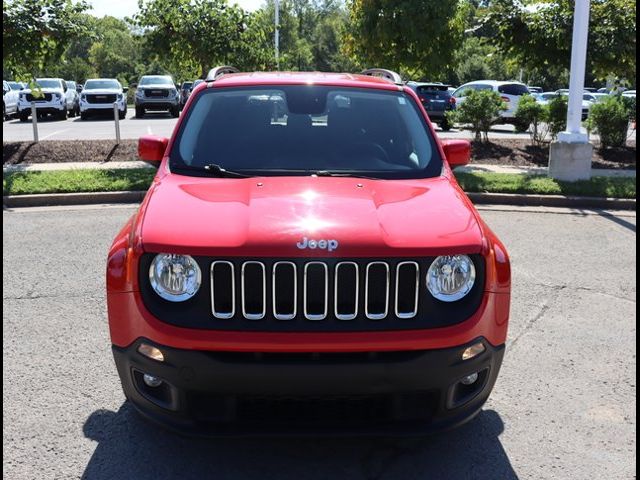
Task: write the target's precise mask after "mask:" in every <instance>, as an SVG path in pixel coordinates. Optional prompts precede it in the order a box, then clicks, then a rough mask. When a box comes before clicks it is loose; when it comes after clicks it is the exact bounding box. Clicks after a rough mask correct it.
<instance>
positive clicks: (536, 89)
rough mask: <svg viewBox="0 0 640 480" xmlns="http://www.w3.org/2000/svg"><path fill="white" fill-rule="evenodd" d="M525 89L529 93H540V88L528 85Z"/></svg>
mask: <svg viewBox="0 0 640 480" xmlns="http://www.w3.org/2000/svg"><path fill="white" fill-rule="evenodd" d="M527 89H528V90H529V93H542V92H543V90H542V87H532V86H530V85H527Z"/></svg>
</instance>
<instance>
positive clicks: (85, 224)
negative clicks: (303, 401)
mask: <svg viewBox="0 0 640 480" xmlns="http://www.w3.org/2000/svg"><path fill="white" fill-rule="evenodd" d="M127 121H129V120H127ZM131 122H133V120H132V121H131ZM68 123H69V124H71V122H68ZM65 125H66V124H65ZM133 211H134V207H132V206H94V207H74V208H70V207H67V208H64V207H57V208H32V209H23V210H6V209H5V210H4V212H3V226H4V229H3V266H4V268H3V287H4V288H3V306H4V309H3V327H4V330H3V370H2V372H3V382H4V389H3V420H4V422H3V476H4V478H7V479H14V480H21V479H36V478H37V479H71V478H83V479H125V478H126V479H129V478H130V479H164V478H181V479H192V478H193V479H203V478H216V479H219V480H224V479H262V480H266V479H284V480H287V479H305V480H307V479H308V480H313V479H329V478H330V479H363V480H382V479H399V480H411V479H421V480H426V479H451V480H462V479H490V480H502V479H516V478H520V479H536V480H543V479H580V480H583V479H587V478H588V479H616V480H626V479H633V478H635V446H636V445H635V432H636V409H635V390H636V384H635V382H636V380H635V379H636V353H635V352H636V342H635V335H636V314H635V312H636V272H635V265H636V217H635V212H624V213H622V212H617V213H605V212H600V211H581V212H575V211H574V212H569V211H567V210H549V209H545V210H541V209H534V208H512V207H483V208H482V210H481V214H482V216H483V217H484V218H485V220H486V221H487V223H488V224H489V225H490V226H491V227H492V228H493V229H494V230H495V231H496V233H497V234H498V235H499V236H500V237H501V239H502V240H503V241H504V242H505V244H506V245H507V247H508V249H509V251H510V254H511V260H512V266H513V285H514V290H513V303H512V310H511V312H512V313H511V327H510V333H509V341H508V346H507V353H506V356H505V362H504V365H503V369H502V372H501V376H500V378H499V379H498V383H497V385H496V388H495V390H494V393H493V395H492V397H491V399H490V401H489V402H488V403H487V405H486V407H485V409H484V411H483V412H482V413H481V414H480V416H479V417H478V418H476V419H475V420H474V421H473V422H472V423H470V424H468V425H466V426H464V427H462V428H460V429H458V430H456V431H453V432H450V433H447V434H443V435H441V436H437V437H431V438H427V439H421V440H418V439H413V440H410V439H401V440H398V439H390V438H376V439H322V440H314V439H269V438H266V439H265V438H263V439H233V440H228V439H227V440H209V441H205V440H194V439H189V438H182V437H177V436H174V435H173V434H170V433H166V432H164V431H161V430H159V429H157V428H156V427H153V426H150V425H148V424H147V423H145V422H143V421H141V420H139V419H138V417H137V416H136V415H135V414H134V412H133V411H132V409H131V407H130V406H129V405H127V404H126V403H124V397H123V394H122V392H121V390H120V386H119V381H118V377H117V375H116V371H115V367H114V364H113V359H112V357H111V352H110V344H109V336H108V328H107V323H106V312H105V304H104V270H105V255H106V251H107V249H108V246H109V244H110V242H111V239H112V238H113V236H114V235H115V234H116V232H117V231H118V230H119V229H120V228H121V226H122V225H123V224H124V222H125V220H126V219H127V218H128V217H129V216H130V215H131V214H132V213H133Z"/></svg>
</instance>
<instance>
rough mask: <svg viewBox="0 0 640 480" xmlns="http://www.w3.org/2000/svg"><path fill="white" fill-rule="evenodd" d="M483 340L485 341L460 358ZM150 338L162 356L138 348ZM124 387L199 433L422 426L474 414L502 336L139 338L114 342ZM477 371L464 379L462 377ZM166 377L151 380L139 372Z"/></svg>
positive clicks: (398, 430)
mask: <svg viewBox="0 0 640 480" xmlns="http://www.w3.org/2000/svg"><path fill="white" fill-rule="evenodd" d="M477 341H483V343H484V344H485V347H486V350H485V351H484V352H483V353H482V354H480V355H478V356H477V357H475V358H473V359H471V360H467V361H462V360H461V354H462V351H463V350H464V349H465V348H466V347H467V346H469V345H471V344H473V343H476V342H477ZM142 342H144V343H147V344H151V345H155V346H156V347H158V348H160V349H161V350H162V352H163V354H164V358H165V361H164V362H157V361H155V360H151V359H149V358H147V357H145V356H143V355H141V354H140V353H138V351H137V349H138V346H139V345H140V343H142ZM113 354H114V357H115V361H116V365H117V368H118V373H119V375H120V379H121V382H122V386H123V389H124V392H125V395H126V397H127V398H128V399H129V400H130V401H131V402H132V403H133V405H134V406H135V407H136V408H137V409H138V410H139V411H140V412H141V413H142V414H143V415H144V416H146V417H149V418H150V419H152V420H155V421H157V422H159V423H161V424H163V425H165V426H167V427H169V428H171V429H174V430H178V431H183V432H187V433H191V434H197V435H214V436H225V435H260V434H274V433H275V434H285V435H286V434H294V435H298V434H312V435H314V436H315V435H322V434H330V435H335V434H347V435H354V434H355V435H372V434H385V435H389V434H391V435H393V434H403V435H407V434H409V435H410V434H424V433H429V432H433V431H440V430H443V429H447V428H451V427H455V426H458V425H460V424H462V423H464V422H466V421H468V420H470V419H471V418H473V417H474V416H475V415H476V414H477V413H478V412H479V411H480V409H481V407H482V405H483V404H484V402H485V401H486V400H487V398H488V396H489V394H490V392H491V390H492V388H493V385H494V384H495V381H496V377H497V375H498V372H499V370H500V365H501V363H502V358H503V355H504V346H498V347H493V346H492V345H491V344H490V343H489V342H487V341H485V340H484V339H477V340H475V341H473V342H471V343H469V344H467V345H461V346H459V347H454V348H446V349H437V350H418V351H395V352H356V353H251V352H222V351H217V352H215V351H201V350H183V349H175V348H169V347H165V346H162V345H158V344H155V343H153V342H150V341H147V340H144V339H138V340H137V341H136V342H134V343H133V344H131V345H130V346H128V347H127V348H119V347H117V346H113ZM475 372H479V378H478V380H477V381H476V382H475V383H474V384H472V385H471V386H464V385H462V384H461V383H460V380H461V379H462V378H463V377H465V376H467V375H469V374H472V373H475ZM145 373H147V374H150V375H153V376H155V377H159V378H160V379H162V380H163V383H162V385H160V386H158V387H148V386H147V385H146V384H145V383H144V381H143V374H145Z"/></svg>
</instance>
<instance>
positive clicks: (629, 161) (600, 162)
mask: <svg viewBox="0 0 640 480" xmlns="http://www.w3.org/2000/svg"><path fill="white" fill-rule="evenodd" d="M471 156H472V160H471V163H472V164H474V163H484V164H488V165H511V166H514V167H548V166H549V147H548V146H543V147H537V146H534V145H532V144H531V142H530V141H529V140H526V139H504V138H500V139H492V140H491V141H490V142H488V143H482V142H474V143H473V146H472V148H471ZM591 165H592V167H593V168H614V169H624V170H635V169H636V143H635V141H629V142H627V146H626V147H624V148H616V149H607V150H600V148H599V146H598V145H594V149H593V159H592V163H591Z"/></svg>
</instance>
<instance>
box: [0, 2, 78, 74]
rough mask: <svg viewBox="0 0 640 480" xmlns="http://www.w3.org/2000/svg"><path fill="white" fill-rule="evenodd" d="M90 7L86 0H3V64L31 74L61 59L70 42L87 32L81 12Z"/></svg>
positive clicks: (10, 68) (13, 69)
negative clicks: (75, 0)
mask: <svg viewBox="0 0 640 480" xmlns="http://www.w3.org/2000/svg"><path fill="white" fill-rule="evenodd" d="M88 8H89V6H88V5H87V3H85V2H84V1H77V2H74V1H71V0H11V1H5V0H3V2H2V62H3V67H4V66H6V68H7V69H8V70H10V71H11V73H12V74H13V75H14V76H20V77H28V76H32V75H34V74H36V73H37V72H39V71H40V70H41V68H42V66H43V65H45V64H49V63H52V62H53V61H55V60H56V59H59V58H60V56H61V55H62V53H63V51H64V49H65V48H66V47H67V44H68V42H69V41H70V40H71V39H73V38H76V37H78V36H80V35H82V34H83V33H84V32H86V30H87V28H86V23H85V17H84V16H83V15H82V12H84V11H85V10H87V9H88Z"/></svg>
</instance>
